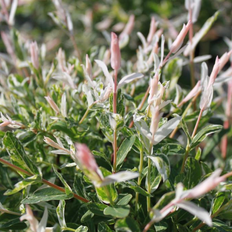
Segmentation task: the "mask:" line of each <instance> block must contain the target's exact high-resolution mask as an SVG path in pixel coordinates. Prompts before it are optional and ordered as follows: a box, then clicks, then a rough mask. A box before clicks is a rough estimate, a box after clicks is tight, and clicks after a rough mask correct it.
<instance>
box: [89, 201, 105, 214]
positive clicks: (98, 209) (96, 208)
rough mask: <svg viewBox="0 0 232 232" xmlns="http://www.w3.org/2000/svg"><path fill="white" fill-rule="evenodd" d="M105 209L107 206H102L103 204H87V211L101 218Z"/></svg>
mask: <svg viewBox="0 0 232 232" xmlns="http://www.w3.org/2000/svg"><path fill="white" fill-rule="evenodd" d="M106 207H107V205H103V204H99V203H92V202H90V203H88V204H87V208H88V209H89V211H91V212H92V213H94V214H95V215H98V216H102V217H104V216H105V215H104V213H103V211H104V209H105V208H106Z"/></svg>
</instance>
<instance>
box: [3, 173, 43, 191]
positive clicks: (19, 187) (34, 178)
mask: <svg viewBox="0 0 232 232" xmlns="http://www.w3.org/2000/svg"><path fill="white" fill-rule="evenodd" d="M40 181H41V178H39V177H38V176H37V175H34V176H30V177H28V178H26V179H24V180H22V181H20V182H18V183H17V184H15V186H14V189H12V190H9V189H8V190H7V191H6V192H5V193H4V195H12V194H15V193H17V192H19V191H20V190H22V189H24V188H26V187H28V186H30V185H32V184H34V183H37V182H40Z"/></svg>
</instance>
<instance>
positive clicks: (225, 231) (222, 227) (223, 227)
mask: <svg viewBox="0 0 232 232" xmlns="http://www.w3.org/2000/svg"><path fill="white" fill-rule="evenodd" d="M229 220H230V219H229ZM213 228H216V229H217V230H218V231H219V232H230V231H232V227H231V226H228V225H227V224H226V223H225V222H223V221H221V220H218V219H216V218H214V219H213Z"/></svg>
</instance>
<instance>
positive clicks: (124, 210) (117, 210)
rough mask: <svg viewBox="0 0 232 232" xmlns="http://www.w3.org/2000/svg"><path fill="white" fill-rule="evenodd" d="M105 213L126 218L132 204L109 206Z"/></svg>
mask: <svg viewBox="0 0 232 232" xmlns="http://www.w3.org/2000/svg"><path fill="white" fill-rule="evenodd" d="M103 213H104V214H105V215H110V216H112V217H116V218H124V217H126V216H128V214H129V213H130V206H129V205H124V206H117V205H116V206H113V207H111V206H108V207H106V208H105V209H104V211H103Z"/></svg>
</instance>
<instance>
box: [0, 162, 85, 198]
mask: <svg viewBox="0 0 232 232" xmlns="http://www.w3.org/2000/svg"><path fill="white" fill-rule="evenodd" d="M0 162H1V163H3V164H5V165H7V166H8V167H11V168H12V169H14V170H16V171H18V172H21V173H24V174H26V175H28V176H32V175H33V174H31V173H30V172H28V171H26V170H24V169H22V168H20V167H18V166H16V165H14V164H12V163H9V162H8V161H6V160H4V159H2V158H0ZM42 182H43V183H44V184H46V185H49V186H50V187H52V188H54V189H57V190H59V191H60V192H63V193H65V189H64V188H62V187H60V186H58V185H55V184H53V183H51V182H49V181H47V180H45V179H42ZM73 196H74V198H76V199H78V200H80V201H83V202H89V201H88V200H87V199H85V198H83V197H81V196H78V195H77V194H75V193H73Z"/></svg>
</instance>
